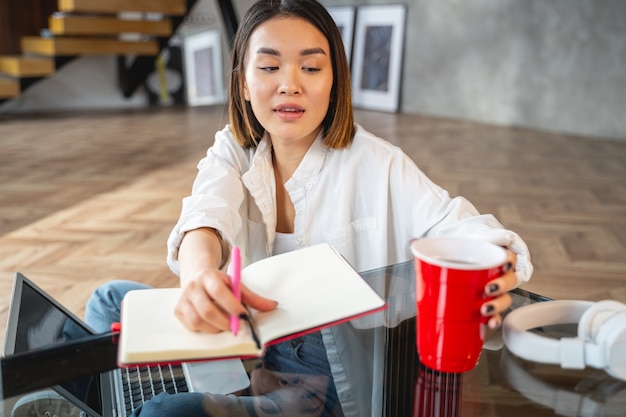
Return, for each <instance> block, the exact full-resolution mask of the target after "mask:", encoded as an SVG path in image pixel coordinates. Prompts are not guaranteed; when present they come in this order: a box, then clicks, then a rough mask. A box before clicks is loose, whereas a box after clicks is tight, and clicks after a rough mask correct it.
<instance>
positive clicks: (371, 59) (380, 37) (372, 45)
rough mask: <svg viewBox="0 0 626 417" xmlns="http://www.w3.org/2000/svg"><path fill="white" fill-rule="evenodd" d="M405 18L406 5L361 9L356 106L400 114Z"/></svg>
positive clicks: (356, 46) (354, 84)
mask: <svg viewBox="0 0 626 417" xmlns="http://www.w3.org/2000/svg"><path fill="white" fill-rule="evenodd" d="M405 16H406V6H405V5H389V6H387V5H370V6H360V7H358V8H357V12H356V28H355V34H354V49H353V58H352V59H353V61H352V95H353V97H352V99H353V102H354V103H355V106H357V107H361V108H364V109H370V110H381V111H387V112H397V111H398V109H399V106H400V77H401V73H402V55H403V48H404V26H405Z"/></svg>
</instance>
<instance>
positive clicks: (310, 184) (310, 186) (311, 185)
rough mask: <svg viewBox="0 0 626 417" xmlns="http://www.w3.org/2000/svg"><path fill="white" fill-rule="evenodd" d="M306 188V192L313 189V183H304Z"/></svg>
mask: <svg viewBox="0 0 626 417" xmlns="http://www.w3.org/2000/svg"><path fill="white" fill-rule="evenodd" d="M306 188H307V189H308V190H310V189H311V188H313V183H312V182H307V183H306Z"/></svg>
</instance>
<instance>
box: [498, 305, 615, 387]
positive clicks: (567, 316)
mask: <svg viewBox="0 0 626 417" xmlns="http://www.w3.org/2000/svg"><path fill="white" fill-rule="evenodd" d="M568 323H579V324H578V335H577V337H564V338H561V339H554V338H550V337H545V336H541V335H539V334H537V333H532V332H530V331H529V330H531V329H534V328H538V327H542V326H550V325H555V324H568ZM502 336H503V338H504V343H505V345H506V346H507V348H508V349H509V350H510V351H511V352H512V353H514V354H515V355H517V356H519V357H521V358H524V359H527V360H530V361H534V362H540V363H547V364H558V365H561V367H563V368H566V369H583V368H584V367H585V366H591V367H594V368H599V369H604V370H605V371H607V372H608V373H609V374H611V375H613V376H615V377H617V378H620V379H623V380H626V305H624V304H621V303H618V302H616V301H610V300H607V301H600V302H597V303H594V302H590V301H575V300H559V301H547V302H542V303H535V304H530V305H527V306H523V307H520V308H518V309H516V310H513V311H512V312H510V313H509V314H508V315H507V316H506V317H505V319H504V323H503V325H502Z"/></svg>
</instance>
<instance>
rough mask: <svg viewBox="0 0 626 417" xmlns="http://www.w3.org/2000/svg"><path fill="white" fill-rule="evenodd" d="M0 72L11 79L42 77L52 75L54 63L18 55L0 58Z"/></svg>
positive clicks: (48, 60)
mask: <svg viewBox="0 0 626 417" xmlns="http://www.w3.org/2000/svg"><path fill="white" fill-rule="evenodd" d="M0 72H2V73H4V74H9V75H11V76H13V77H21V78H25V77H43V76H46V75H50V74H52V73H54V61H53V60H52V59H50V58H36V57H27V56H19V55H5V56H0Z"/></svg>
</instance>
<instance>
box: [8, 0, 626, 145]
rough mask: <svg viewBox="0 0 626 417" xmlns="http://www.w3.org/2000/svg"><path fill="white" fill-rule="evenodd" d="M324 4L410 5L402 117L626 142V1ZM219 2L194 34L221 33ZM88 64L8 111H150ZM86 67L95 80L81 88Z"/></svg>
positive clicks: (106, 69)
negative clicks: (435, 118) (408, 115)
mask: <svg viewBox="0 0 626 417" xmlns="http://www.w3.org/2000/svg"><path fill="white" fill-rule="evenodd" d="M321 1H322V3H324V4H325V5H327V6H341V5H349V6H357V5H365V4H392V3H404V4H406V5H407V11H408V15H407V25H406V36H405V48H404V49H405V54H404V66H403V74H402V97H401V111H402V112H406V113H416V114H425V115H434V116H442V117H451V118H459V119H468V120H476V121H481V122H487V123H493V124H501V125H510V126H521V127H529V128H536V129H542V130H549V131H556V132H564V133H572V134H578V135H585V136H597V137H608V138H618V139H623V140H626V0H405V1H402V0H399V1H384V0H321ZM234 2H235V5H236V9H237V12H238V13H239V15H240V16H241V14H242V13H243V11H244V10H245V9H246V8H247V7H248V6H249V5H250V4H251V3H252V2H253V0H234ZM215 4H216V2H215V0H201V2H200V4H199V5H198V7H197V8H196V10H195V14H196V15H197V16H200V19H196V22H195V23H194V24H192V25H191V27H188V28H187V29H188V30H190V31H196V30H201V29H203V28H207V27H216V26H221V21H220V20H219V19H218V18H216V16H215V12H216V6H215ZM211 16H212V17H211ZM203 17H205V18H203ZM198 22H200V23H198ZM81 62H83V61H81V60H79V61H77V62H76V63H74V64H72V65H71V66H68V68H64V69H62V70H61V71H59V73H58V74H56V75H55V76H54V77H52V78H51V79H50V80H48V81H45V82H43V83H41V84H40V85H38V86H36V87H35V88H33V89H31V90H29V91H27V93H26V94H25V95H24V97H22V98H20V99H18V100H16V101H14V102H10V103H8V104H6V105H4V106H3V107H0V112H28V111H37V110H51V109H54V108H59V109H68V108H76V107H80V108H88V107H93V108H98V107H103V106H106V107H115V106H119V107H137V106H143V105H144V102H145V100H144V99H142V98H141V97H133V99H131V100H124V99H123V98H121V97H120V93H119V91H118V90H117V89H116V87H115V85H116V84H115V83H116V80H115V72H114V71H110V68H112V67H113V66H114V63H113V62H112V61H111V59H110V58H107V57H91V58H87V59H84V62H83V63H82V64H81ZM98 62H101V63H102V64H101V65H98ZM81 65H82V66H83V68H84V71H85V72H91V71H93V72H95V73H94V74H92V75H93V76H92V75H90V76H89V77H82V79H88V80H89V82H87V83H85V84H84V85H77V84H76V81H77V80H81V77H79V76H77V74H78V73H79V72H80V68H81ZM94 81H95V82H94ZM96 84H97V85H96ZM51 94H53V95H52V97H54V98H52V99H51V98H47V99H46V97H51Z"/></svg>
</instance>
